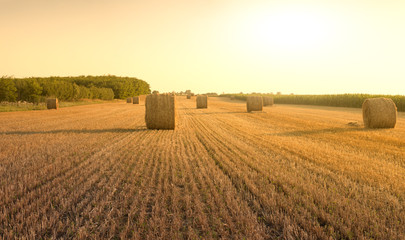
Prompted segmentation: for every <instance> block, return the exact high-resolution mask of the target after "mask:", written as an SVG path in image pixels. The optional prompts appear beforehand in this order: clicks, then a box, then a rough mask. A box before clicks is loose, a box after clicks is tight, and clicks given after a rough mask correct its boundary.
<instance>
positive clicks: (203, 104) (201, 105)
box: [197, 95, 208, 108]
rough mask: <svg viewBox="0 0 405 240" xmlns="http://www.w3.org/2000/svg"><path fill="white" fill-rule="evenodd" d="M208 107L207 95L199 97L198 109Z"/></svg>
mask: <svg viewBox="0 0 405 240" xmlns="http://www.w3.org/2000/svg"><path fill="white" fill-rule="evenodd" d="M207 107H208V97H207V95H198V96H197V108H207Z"/></svg>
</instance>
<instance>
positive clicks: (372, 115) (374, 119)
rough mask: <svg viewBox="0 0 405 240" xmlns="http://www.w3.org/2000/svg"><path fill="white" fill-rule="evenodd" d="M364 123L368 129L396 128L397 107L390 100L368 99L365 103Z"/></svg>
mask: <svg viewBox="0 0 405 240" xmlns="http://www.w3.org/2000/svg"><path fill="white" fill-rule="evenodd" d="M362 108H363V122H364V127H366V128H394V127H395V124H396V122H397V107H396V105H395V103H394V101H392V99H390V98H368V99H366V100H364V102H363V106H362Z"/></svg>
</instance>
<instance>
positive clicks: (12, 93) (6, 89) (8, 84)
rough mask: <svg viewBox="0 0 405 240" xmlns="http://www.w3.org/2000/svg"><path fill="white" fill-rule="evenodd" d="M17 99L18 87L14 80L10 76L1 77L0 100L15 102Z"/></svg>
mask: <svg viewBox="0 0 405 240" xmlns="http://www.w3.org/2000/svg"><path fill="white" fill-rule="evenodd" d="M16 99H17V88H16V87H15V84H14V81H13V79H11V78H8V77H2V78H1V79H0V101H9V102H14V101H15V100H16Z"/></svg>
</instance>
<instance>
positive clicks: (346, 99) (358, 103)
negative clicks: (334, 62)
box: [221, 94, 405, 112]
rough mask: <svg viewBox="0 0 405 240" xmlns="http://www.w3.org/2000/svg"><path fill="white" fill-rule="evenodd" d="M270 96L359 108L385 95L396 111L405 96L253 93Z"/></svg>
mask: <svg viewBox="0 0 405 240" xmlns="http://www.w3.org/2000/svg"><path fill="white" fill-rule="evenodd" d="M249 95H251V94H222V95H221V97H233V98H235V99H239V100H246V98H247V96H249ZM253 95H260V96H270V97H273V98H274V103H276V104H297V105H299V104H301V105H318V106H331V107H352V108H361V107H362V104H363V102H364V100H366V99H367V98H376V97H385V98H391V99H392V100H393V101H394V103H395V105H396V106H397V109H398V111H400V112H404V111H405V96H402V95H373V94H324V95H281V94H253Z"/></svg>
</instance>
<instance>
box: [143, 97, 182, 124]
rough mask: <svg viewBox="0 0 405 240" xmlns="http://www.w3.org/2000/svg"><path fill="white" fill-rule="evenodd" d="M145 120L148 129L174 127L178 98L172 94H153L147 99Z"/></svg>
mask: <svg viewBox="0 0 405 240" xmlns="http://www.w3.org/2000/svg"><path fill="white" fill-rule="evenodd" d="M145 122H146V127H147V128H148V129H174V128H175V125H176V98H175V96H174V95H171V94H160V95H158V94H152V95H148V96H146V100H145Z"/></svg>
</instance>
